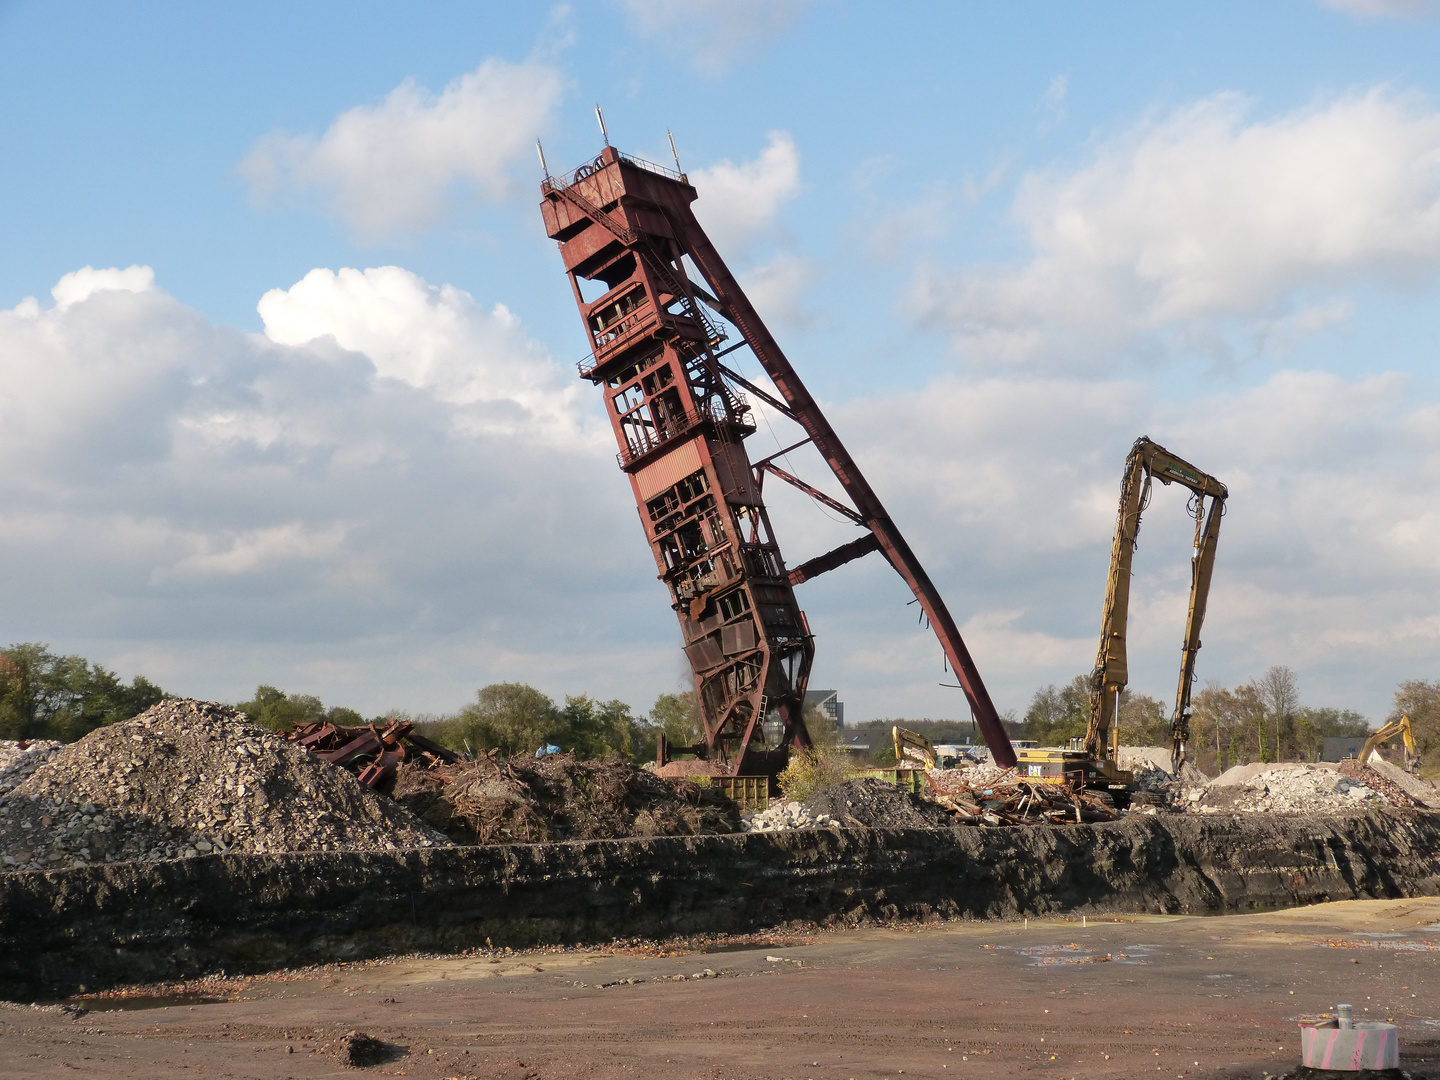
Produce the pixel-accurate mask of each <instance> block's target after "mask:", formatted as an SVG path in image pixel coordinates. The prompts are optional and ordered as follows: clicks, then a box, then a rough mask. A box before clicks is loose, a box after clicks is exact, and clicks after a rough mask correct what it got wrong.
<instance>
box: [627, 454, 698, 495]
mask: <svg viewBox="0 0 1440 1080" xmlns="http://www.w3.org/2000/svg"><path fill="white" fill-rule="evenodd" d="M698 468H700V440H699V439H691V440H690V441H689V442H686V443H681V444H680V445H679V446H677V447H675V449H674V450H671V451H670V452H669V453H668V454H666V455H665V456H664V457H662V458H661V459H660V460H659V461H656V462H652V463H651V464H649V465H646V466H645V467H644V468H643V469H641V470H640V471H639V472H638V473H636V474H635V486H636V487H638V488H639V489H640V498H642V499H646V500H649V499H653V498H654V497H655V496H656V495H659V494H660V492H662V491H665V490H667V489H669V488H672V487H674V486H675V485H676V484H678V483H679V482H680V481H681V480H684V479H685V477H687V476H689V475H690V474H691V473H693V472H694V471H695V470H696V469H698Z"/></svg>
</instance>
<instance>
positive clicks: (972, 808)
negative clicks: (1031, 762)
mask: <svg viewBox="0 0 1440 1080" xmlns="http://www.w3.org/2000/svg"><path fill="white" fill-rule="evenodd" d="M982 769H983V770H984V771H983V772H982ZM925 775H926V784H927V786H928V787H929V788H930V790H931V792H932V794H933V798H934V799H935V801H936V803H938V804H939V805H940V806H943V807H944V808H945V809H946V810H950V811H952V812H953V813H954V814H955V815H956V819H957V820H958V821H959V822H960V823H961V824H968V825H1066V824H1079V823H1082V822H1095V821H1114V820H1115V819H1116V818H1117V817H1118V816H1119V814H1118V812H1117V811H1116V809H1115V803H1114V800H1113V799H1111V798H1110V796H1109V795H1108V794H1102V793H1100V792H1096V791H1085V790H1083V789H1079V788H1075V787H1073V786H1071V785H1069V784H1050V783H1041V782H1038V781H1034V780H1027V779H1024V778H1023V777H1021V776H1019V775H1018V774H1017V773H1016V770H1014V769H997V768H996V767H995V766H993V765H991V766H983V767H980V768H975V769H951V770H927V771H926V774H925Z"/></svg>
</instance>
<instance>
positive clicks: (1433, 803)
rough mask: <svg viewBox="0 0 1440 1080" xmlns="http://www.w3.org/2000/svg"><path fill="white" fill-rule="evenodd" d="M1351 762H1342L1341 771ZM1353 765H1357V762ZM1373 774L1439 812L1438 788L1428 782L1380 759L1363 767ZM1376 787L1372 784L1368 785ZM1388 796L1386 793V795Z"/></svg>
mask: <svg viewBox="0 0 1440 1080" xmlns="http://www.w3.org/2000/svg"><path fill="white" fill-rule="evenodd" d="M1350 764H1352V762H1348V761H1342V762H1341V763H1340V765H1341V768H1342V770H1343V769H1344V767H1345V766H1347V765H1350ZM1353 764H1355V765H1359V762H1354V763H1353ZM1364 767H1365V768H1368V769H1370V770H1371V771H1372V772H1374V773H1375V775H1376V776H1378V777H1379V778H1380V779H1381V780H1382V781H1386V782H1389V783H1391V784H1394V785H1395V786H1396V787H1397V788H1399V789H1400V790H1401V791H1403V792H1404V793H1405V794H1406V795H1408V796H1409V797H1410V798H1411V799H1413V800H1414V801H1415V802H1416V803H1417V804H1419V805H1420V806H1425V807H1429V808H1430V809H1431V810H1440V788H1437V787H1436V786H1435V784H1434V783H1432V782H1431V781H1429V780H1422V779H1421V778H1420V777H1418V776H1416V775H1415V774H1414V773H1408V772H1406V771H1405V770H1404V769H1402V768H1401V767H1400V766H1399V765H1396V764H1394V763H1393V762H1389V761H1386V760H1385V759H1384V758H1382V757H1378V756H1376V757H1372V758H1371V759H1370V760H1369V761H1368V762H1367V763H1366V764H1365V766H1364ZM1370 786H1371V787H1376V785H1375V784H1374V783H1372V784H1371V785H1370ZM1376 790H1380V791H1384V790H1385V789H1384V788H1383V787H1376ZM1387 794H1388V793H1387Z"/></svg>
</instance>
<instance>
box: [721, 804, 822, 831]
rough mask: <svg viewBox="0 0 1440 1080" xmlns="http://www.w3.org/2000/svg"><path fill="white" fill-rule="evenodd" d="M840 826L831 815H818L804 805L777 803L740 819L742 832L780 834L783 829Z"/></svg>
mask: <svg viewBox="0 0 1440 1080" xmlns="http://www.w3.org/2000/svg"><path fill="white" fill-rule="evenodd" d="M838 824H840V823H839V822H838V821H836V820H835V819H834V818H832V817H831V816H830V815H829V814H823V813H822V814H817V813H814V812H813V811H811V809H810V808H809V807H808V806H806V805H805V804H804V803H798V802H777V803H774V804H772V805H771V806H769V807H767V808H766V809H764V810H759V811H756V812H755V813H753V814H745V815H743V816H742V817H741V818H740V831H741V832H779V831H781V830H783V829H825V828H829V827H830V826H831V825H838Z"/></svg>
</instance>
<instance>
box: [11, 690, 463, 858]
mask: <svg viewBox="0 0 1440 1080" xmlns="http://www.w3.org/2000/svg"><path fill="white" fill-rule="evenodd" d="M437 843H442V844H443V843H446V840H445V838H444V837H443V836H440V835H438V834H437V833H435V832H433V831H432V830H431V829H429V828H428V827H427V826H426V825H425V824H424V823H423V822H421V821H420V820H418V819H417V818H415V817H414V816H413V815H412V814H411V813H410V812H409V811H408V810H406V809H405V808H404V807H403V806H400V805H397V804H396V803H395V802H393V801H392V800H390V799H386V798H383V797H382V796H379V795H377V794H375V793H374V792H372V791H369V790H368V789H366V788H364V787H362V786H361V785H360V784H359V783H358V782H357V781H356V780H355V778H354V777H353V776H351V775H349V774H348V773H346V772H345V771H344V770H342V769H334V768H331V767H330V766H329V765H328V764H326V763H325V762H323V761H321V760H319V759H318V758H317V757H315V756H313V755H311V754H309V753H308V752H306V751H304V750H302V749H300V748H299V747H296V746H292V745H290V744H289V743H287V742H285V741H284V740H283V739H282V738H281V737H280V736H278V735H276V734H275V733H274V732H271V731H269V730H267V729H265V728H262V727H260V726H259V725H257V724H255V723H253V722H251V721H250V719H249V718H248V717H246V716H245V714H244V713H242V712H239V711H238V710H236V709H232V708H229V707H228V706H225V705H216V704H212V703H210V702H202V701H190V700H184V699H171V700H167V701H162V702H160V703H159V704H158V705H155V706H154V707H152V708H150V709H148V710H146V711H145V712H143V713H141V714H140V715H139V716H137V717H135V718H134V719H132V720H127V721H125V722H124V723H120V724H113V725H111V726H109V727H103V728H99V729H97V730H95V731H92V732H91V733H90V734H89V735H86V736H85V737H84V738H83V739H81V740H80V741H78V742H75V743H71V744H70V745H69V746H66V747H64V748H63V749H61V750H60V752H59V753H57V754H54V755H53V756H51V757H50V758H49V759H48V760H46V761H44V762H43V763H42V764H40V765H39V766H38V767H37V768H36V769H35V770H34V771H33V772H32V774H31V775H30V776H29V777H28V778H26V779H25V780H24V781H23V782H21V783H20V784H19V785H17V786H16V787H15V788H14V790H13V791H11V792H10V793H9V794H8V795H6V796H5V797H4V798H0V869H3V870H8V871H13V870H24V869H41V868H50V867H68V866H72V865H85V864H88V863H95V862H118V861H126V860H134V859H139V860H148V861H158V860H161V859H173V858H185V857H194V856H197V855H207V854H210V853H212V852H218V853H223V852H226V851H244V852H276V851H331V850H393V849H396V848H404V847H428V846H432V845H434V844H437Z"/></svg>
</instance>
